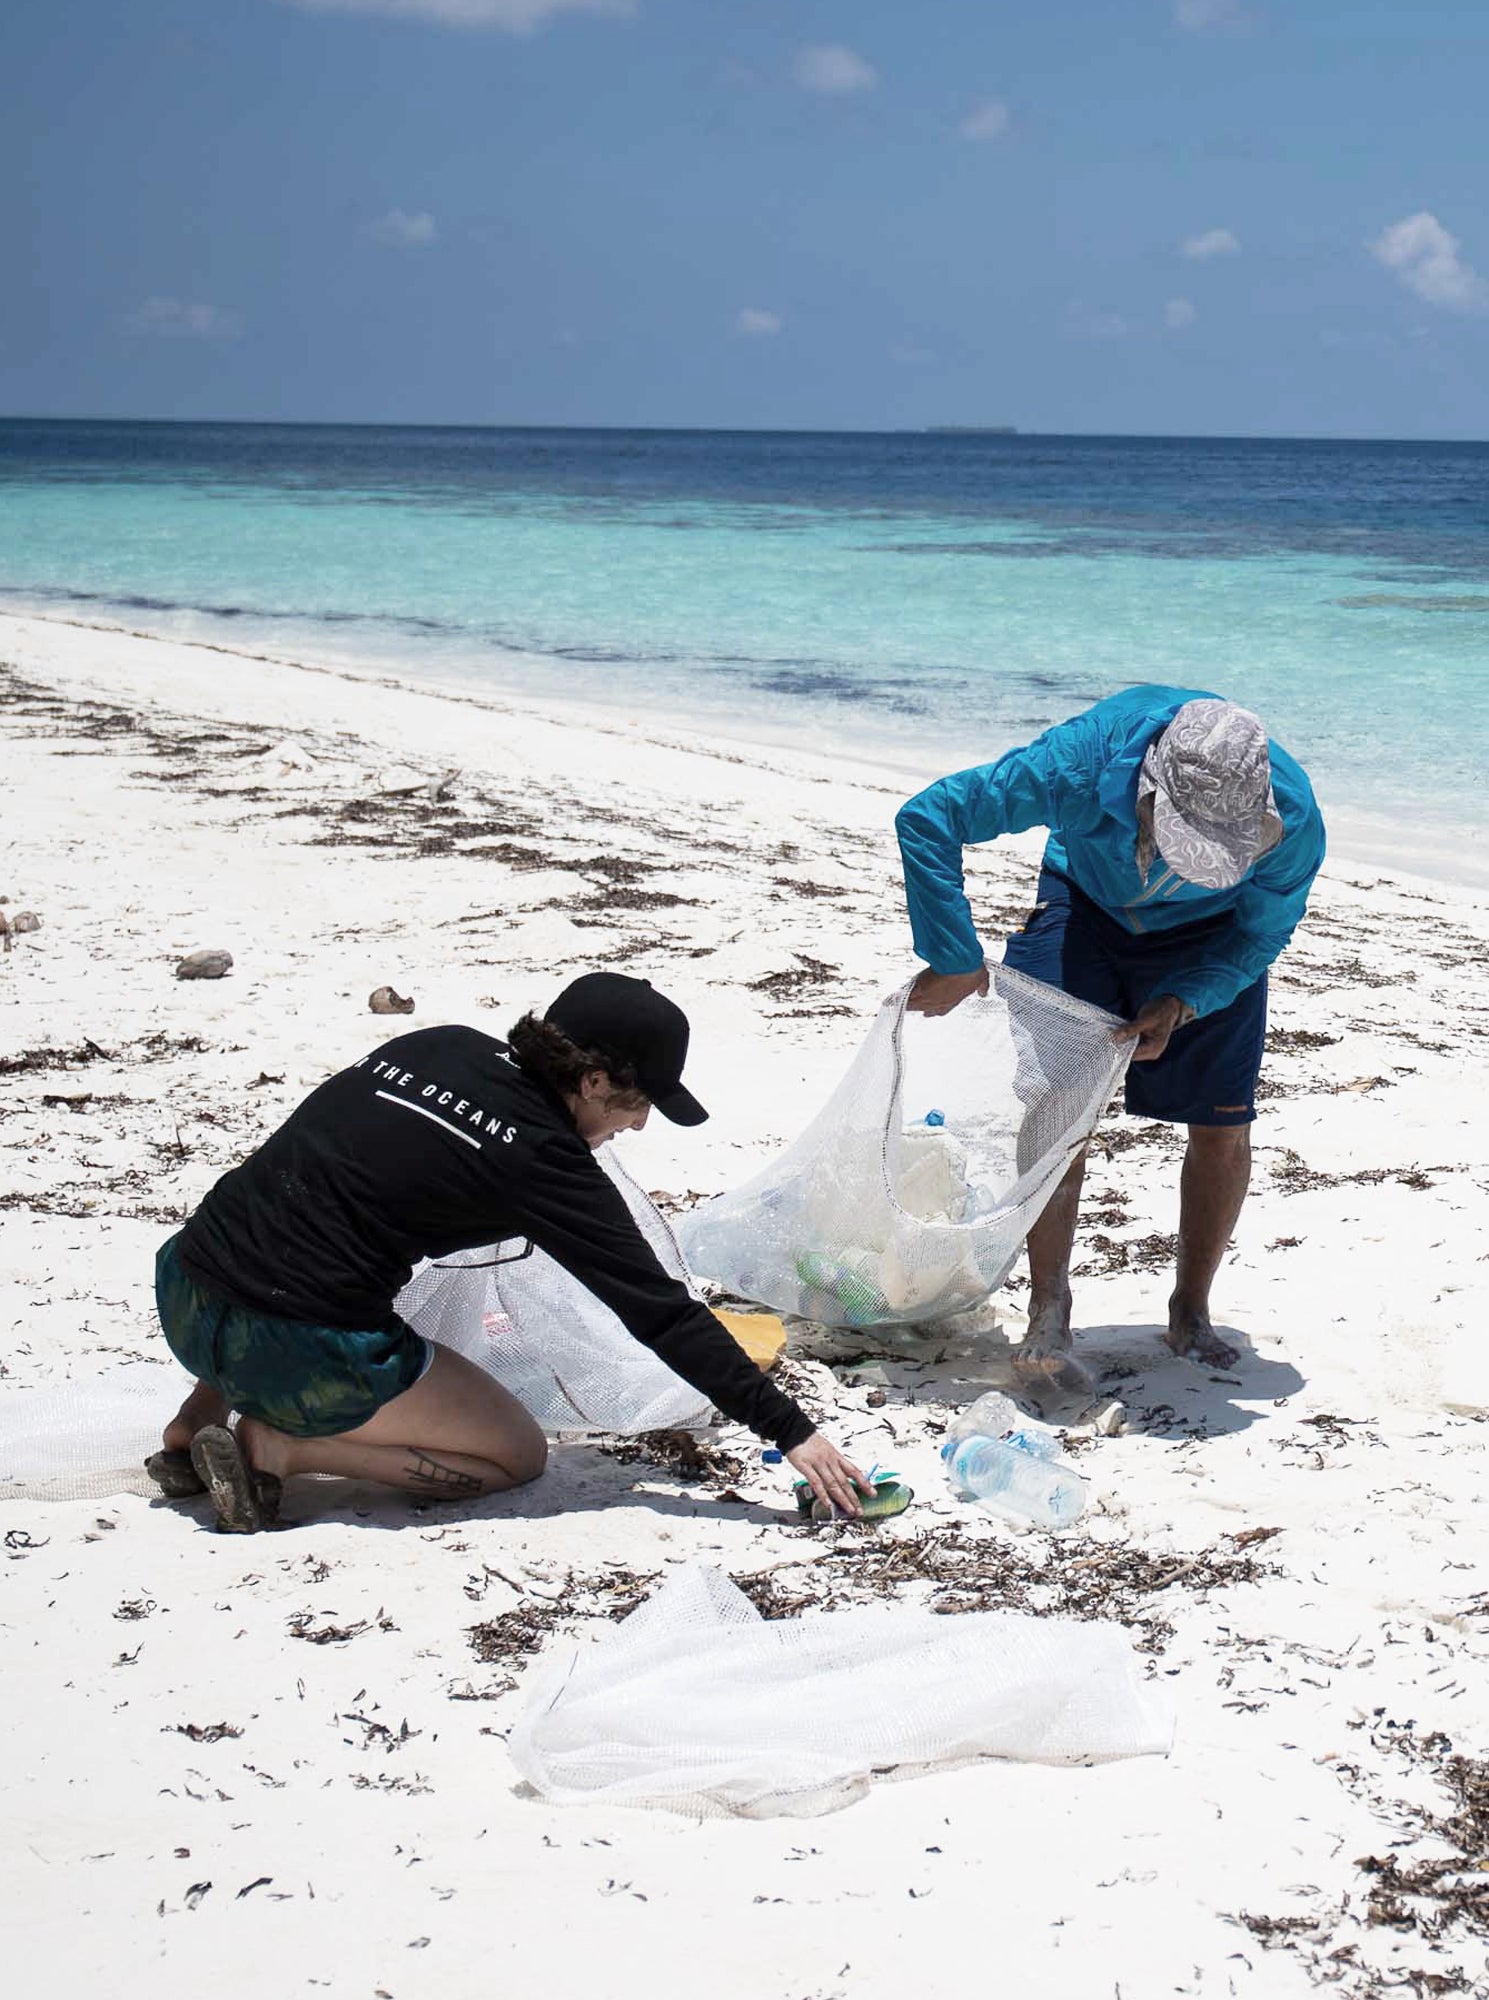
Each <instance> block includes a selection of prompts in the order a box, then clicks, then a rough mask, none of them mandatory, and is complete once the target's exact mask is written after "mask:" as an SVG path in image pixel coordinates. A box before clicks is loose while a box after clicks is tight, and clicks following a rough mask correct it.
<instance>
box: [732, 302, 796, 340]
mask: <svg viewBox="0 0 1489 2000" xmlns="http://www.w3.org/2000/svg"><path fill="white" fill-rule="evenodd" d="M785 324H786V322H785V321H784V320H783V319H782V318H781V316H780V314H779V313H773V312H767V311H766V310H765V308H764V307H763V306H745V307H744V308H743V310H742V311H741V312H740V314H739V316H738V318H737V319H736V320H735V322H734V331H735V332H736V333H744V334H748V335H750V336H751V338H753V339H756V340H760V339H768V338H769V336H770V335H771V334H773V333H779V332H780V330H781V328H782V327H783V326H784V325H785Z"/></svg>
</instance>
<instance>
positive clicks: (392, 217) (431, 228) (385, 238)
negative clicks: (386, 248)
mask: <svg viewBox="0 0 1489 2000" xmlns="http://www.w3.org/2000/svg"><path fill="white" fill-rule="evenodd" d="M367 234H368V235H369V236H373V237H376V239H377V241H378V242H379V243H391V244H392V245H393V246H394V248H395V249H398V250H411V249H413V248H414V246H415V245H417V244H420V243H432V242H433V241H434V239H435V237H436V236H438V235H439V228H438V225H437V224H436V222H435V220H434V217H433V216H432V215H431V214H430V213H429V211H428V209H427V208H420V209H413V210H410V209H406V208H390V209H389V210H388V212H387V214H386V215H380V216H379V217H378V219H377V221H376V222H370V223H369V224H368V225H367Z"/></svg>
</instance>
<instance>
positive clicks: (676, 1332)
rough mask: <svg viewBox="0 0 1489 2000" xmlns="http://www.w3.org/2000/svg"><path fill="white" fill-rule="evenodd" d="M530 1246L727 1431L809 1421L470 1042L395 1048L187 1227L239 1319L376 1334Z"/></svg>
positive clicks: (209, 1283)
mask: <svg viewBox="0 0 1489 2000" xmlns="http://www.w3.org/2000/svg"><path fill="white" fill-rule="evenodd" d="M512 1237H527V1238H528V1239H530V1240H531V1241H532V1242H533V1243H535V1244H536V1245H537V1246H538V1248H539V1249H540V1250H544V1251H546V1252H547V1254H548V1255H549V1256H550V1257H552V1258H553V1259H554V1261H555V1262H556V1263H558V1264H561V1265H562V1266H563V1268H564V1269H565V1270H566V1271H568V1272H569V1273H570V1274H571V1275H572V1276H573V1277H575V1278H577V1279H578V1280H579V1282H580V1283H581V1284H582V1285H584V1286H586V1287H587V1288H588V1290H590V1291H591V1292H593V1293H594V1295H595V1297H596V1298H597V1299H599V1300H600V1301H601V1302H602V1304H604V1305H607V1306H608V1307H609V1308H610V1310H611V1311H612V1312H613V1313H614V1314H615V1315H616V1317H617V1318H618V1319H619V1320H620V1321H621V1323H622V1325H623V1326H624V1327H625V1328H626V1330H627V1331H628V1332H629V1333H631V1334H632V1335H633V1336H634V1337H635V1338H636V1339H637V1340H639V1341H641V1342H642V1344H643V1345H644V1346H647V1347H649V1348H651V1349H652V1351H653V1352H654V1353H655V1354H657V1355H658V1356H659V1357H660V1358H661V1359H662V1360H663V1361H665V1362H666V1364H667V1366H668V1367H669V1368H671V1369H672V1370H673V1372H674V1373H675V1374H678V1375H680V1376H681V1377H682V1378H683V1380H684V1381H685V1382H689V1383H691V1384H692V1386H693V1387H694V1388H695V1389H697V1390H698V1391H699V1392H700V1393H701V1394H702V1395H705V1396H707V1397H708V1398H709V1399H710V1400H711V1401H712V1402H713V1403H715V1404H716V1405H717V1406H718V1408H719V1409H721V1410H722V1411H723V1412H724V1414H725V1416H727V1417H731V1418H733V1419H734V1420H735V1421H736V1422H738V1423H743V1424H748V1425H749V1427H750V1428H751V1429H752V1430H753V1431H755V1432H756V1433H757V1434H758V1435H759V1436H761V1437H765V1438H769V1439H770V1440H771V1441H772V1442H773V1443H775V1444H777V1445H779V1446H780V1447H781V1448H782V1449H783V1450H786V1451H789V1450H791V1449H792V1448H793V1447H794V1446H795V1445H798V1444H801V1443H802V1442H803V1441H804V1440H805V1439H806V1438H808V1437H810V1436H811V1434H812V1429H813V1426H812V1423H811V1420H810V1419H809V1418H808V1417H807V1416H806V1415H805V1413H804V1412H803V1411H802V1410H801V1408H800V1407H799V1405H797V1404H796V1403H794V1402H793V1401H792V1400H791V1398H790V1397H789V1396H785V1395H783V1394H782V1393H781V1391H780V1390H779V1389H777V1388H776V1387H775V1385H774V1384H773V1383H772V1382H770V1381H768V1380H767V1379H766V1377H765V1376H764V1375H763V1374H762V1373H761V1371H760V1369H758V1368H757V1367H756V1366H755V1364H754V1362H753V1361H751V1360H750V1358H749V1356H748V1355H747V1354H746V1353H745V1352H744V1350H743V1349H742V1348H741V1347H740V1346H739V1345H738V1344H737V1343H736V1342H735V1341H734V1340H732V1339H731V1338H730V1337H729V1335H728V1333H726V1332H725V1330H724V1328H723V1327H722V1326H720V1324H719V1322H718V1321H717V1320H716V1319H715V1318H714V1316H713V1314H712V1313H711V1312H710V1311H709V1310H708V1308H707V1307H706V1306H703V1305H700V1304H699V1303H698V1301H697V1300H696V1299H694V1298H692V1297H691V1296H690V1295H689V1293H688V1291H687V1288H686V1287H685V1286H684V1285H682V1284H681V1283H679V1281H678V1280H677V1279H676V1278H673V1277H670V1276H669V1275H668V1273H667V1272H666V1271H664V1270H663V1268H662V1266H661V1265H660V1263H658V1261H657V1258H656V1256H655V1254H654V1253H653V1251H652V1249H651V1246H650V1245H649V1244H648V1243H647V1241H646V1239H645V1237H643V1236H642V1234H641V1232H640V1230H639V1229H638V1228H637V1227H636V1224H635V1221H634V1220H633V1218H632V1216H631V1213H630V1210H629V1209H628V1208H627V1207H626V1204H625V1202H624V1200H623V1199H622V1197H621V1195H620V1192H619V1190H618V1189H617V1188H616V1187H615V1185H614V1184H613V1182H612V1181H611V1180H610V1179H609V1178H608V1177H607V1175H606V1174H605V1173H604V1171H603V1170H602V1168H601V1167H600V1164H599V1162H598V1161H597V1160H596V1158H595V1156H594V1154H593V1152H592V1151H591V1150H590V1148H589V1146H588V1145H587V1144H586V1143H585V1141H584V1140H583V1139H581V1138H580V1136H579V1134H578V1132H577V1131H576V1129H575V1126H574V1121H573V1119H572V1118H571V1117H570V1115H569V1112H568V1109H567V1107H566V1106H565V1104H564V1103H563V1101H562V1099H561V1098H559V1097H558V1096H557V1095H555V1093H554V1092H553V1091H551V1090H550V1089H548V1088H547V1086H546V1085H544V1084H542V1083H540V1082H539V1081H537V1080H536V1079H535V1078H533V1077H531V1076H529V1075H528V1074H527V1073H526V1072H525V1071H524V1070H522V1069H521V1068H520V1067H519V1066H518V1064H517V1062H516V1060H515V1058H514V1057H513V1056H512V1055H511V1054H510V1052H509V1051H508V1049H507V1048H506V1045H505V1044H504V1043H502V1042H499V1041H496V1040H494V1039H493V1038H492V1037H491V1036H489V1035H483V1034H481V1033H480V1032H479V1031H478V1030H476V1029H474V1028H462V1027H449V1028H423V1029H420V1030H419V1031H418V1032H417V1033H416V1034H412V1035H400V1036H399V1037H398V1038H397V1039H396V1040H395V1041H391V1042H388V1043H386V1044H385V1045H384V1046H383V1047H382V1048H380V1049H376V1050H374V1052H373V1053H372V1054H371V1055H370V1056H364V1057H363V1058H362V1060H361V1061H360V1062H358V1063H353V1065H352V1066H351V1068H350V1069H346V1070H342V1071H341V1073H340V1074H339V1075H337V1076H333V1077H331V1078H330V1080H329V1081H328V1082H326V1083H323V1084H322V1085H321V1086H320V1088H319V1089H317V1090H314V1091H312V1092H311V1094H310V1096H309V1097H307V1098H306V1100H305V1102H304V1103H303V1104H302V1105H301V1106H300V1107H299V1109H298V1110H297V1111H295V1112H294V1113H292V1115H291V1116H290V1117H289V1118H288V1119H287V1120H286V1121H285V1123H284V1124H283V1125H281V1126H280V1128H279V1130H278V1131H277V1132H275V1133H274V1134H273V1136H272V1137H271V1138H269V1139H267V1140H266V1141H265V1142H264V1144H263V1145H262V1146H260V1147H259V1149H258V1151H257V1152H256V1153H253V1154H252V1155H250V1157H249V1158H248V1159H247V1160H245V1161H244V1162H243V1164H242V1166H240V1167H235V1168H234V1169H233V1170H232V1172H231V1173H228V1174H225V1175H224V1176H223V1178H222V1179H221V1180H220V1181H218V1183H217V1185H216V1186H215V1187H214V1188H213V1189H212V1190H211V1192H210V1193H209V1194H208V1195H207V1197H206V1199H205V1200H204V1201H203V1202H202V1205H201V1207H200V1208H199V1209H198V1210H197V1212H196V1214H195V1215H193V1216H192V1218H191V1220H190V1221H189V1222H188V1223H187V1224H186V1227H185V1229H184V1230H183V1231H182V1234H181V1239H180V1246H179V1249H180V1256H181V1259H182V1262H183V1263H184V1264H185V1265H186V1267H187V1269H188V1270H189V1271H190V1272H191V1274H192V1275H193V1276H194V1277H195V1278H197V1279H198V1280H199V1282H200V1283H201V1284H203V1285H205V1286H206V1287H208V1289H209V1290H211V1291H214V1292H217V1293H220V1294H221V1295H222V1296H223V1297H225V1298H228V1299H231V1300H233V1301H234V1302H235V1303H237V1304H239V1305H246V1306H250V1307H253V1308H255V1309H256V1310H258V1311H260V1312H268V1313H274V1314H277V1315H279V1316H280V1317H282V1318H285V1319H300V1320H310V1321H316V1322H319V1323H320V1324H322V1325H325V1326H345V1327H380V1326H384V1325H386V1324H387V1322H388V1320H389V1319H390V1317H391V1316H392V1314H393V1300H394V1298H395V1296H396V1294H397V1293H398V1292H399V1291H400V1290H401V1289H402V1288H403V1286H404V1285H405V1284H407V1282H408V1280H409V1277H410V1275H411V1273H412V1271H413V1267H414V1265H415V1264H416V1263H418V1262H419V1261H420V1259H422V1258H424V1257H445V1256H449V1255H450V1254H451V1253H452V1252H453V1251H457V1250H469V1249H474V1248H476V1247H477V1246H479V1245H481V1244H488V1243H497V1242H501V1241H502V1240H504V1239H507V1238H512Z"/></svg>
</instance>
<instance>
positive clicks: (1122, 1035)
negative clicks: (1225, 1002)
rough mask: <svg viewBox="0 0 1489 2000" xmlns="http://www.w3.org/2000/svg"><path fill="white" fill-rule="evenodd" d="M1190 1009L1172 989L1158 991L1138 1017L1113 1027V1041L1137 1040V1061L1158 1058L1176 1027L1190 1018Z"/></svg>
mask: <svg viewBox="0 0 1489 2000" xmlns="http://www.w3.org/2000/svg"><path fill="white" fill-rule="evenodd" d="M1191 1018H1192V1017H1191V1014H1190V1010H1189V1008H1188V1007H1186V1006H1185V1004H1184V1002H1183V1001H1182V1000H1180V999H1178V998H1176V997H1175V995H1174V994H1172V993H1155V994H1154V996H1153V998H1152V999H1151V1000H1150V1001H1149V1002H1148V1003H1147V1005H1146V1006H1145V1007H1144V1008H1143V1009H1142V1011H1141V1012H1140V1013H1139V1014H1138V1015H1137V1016H1136V1017H1135V1019H1133V1020H1131V1021H1128V1022H1127V1023H1126V1024H1125V1025H1124V1026H1123V1027H1120V1028H1113V1030H1112V1040H1113V1041H1114V1042H1136V1043H1137V1047H1136V1048H1135V1049H1134V1050H1133V1052H1132V1060H1133V1061H1134V1062H1156V1061H1157V1059H1158V1058H1159V1056H1161V1055H1162V1054H1163V1052H1164V1050H1165V1049H1166V1048H1167V1047H1168V1044H1169V1037H1170V1036H1171V1035H1172V1034H1173V1032H1174V1030H1175V1028H1182V1027H1183V1025H1184V1023H1185V1022H1186V1021H1187V1020H1189V1019H1191Z"/></svg>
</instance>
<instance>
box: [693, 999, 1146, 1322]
mask: <svg viewBox="0 0 1489 2000" xmlns="http://www.w3.org/2000/svg"><path fill="white" fill-rule="evenodd" d="M909 991H910V988H909V987H908V986H906V987H904V988H903V989H902V990H901V991H900V992H898V993H895V994H893V995H891V996H890V998H889V999H887V1000H886V1001H885V1002H884V1004H883V1006H882V1007H881V1008H880V1010H879V1013H878V1016H877V1018H876V1019H875V1021H874V1025H873V1027H872V1028H871V1029H870V1031H869V1034H868V1038H867V1039H866V1040H865V1042H864V1044H863V1046H862V1048H860V1050H859V1052H858V1054H857V1056H856V1057H855V1058H854V1060H853V1062H852V1064H851V1066H850V1067H849V1069H848V1072H847V1074H846V1075H845V1076H844V1078H843V1080H842V1082H841V1083H840V1084H839V1085H838V1087H837V1089H836V1090H835V1091H834V1092H833V1094H832V1096H831V1097H830V1098H829V1099H828V1101H827V1103H826V1105H825V1106H824V1107H823V1109H822V1110H821V1111H820V1112H819V1113H818V1115H817V1117H816V1118H814V1119H813V1120H812V1122H811V1124H810V1125H808V1127H807V1128H806V1130H805V1131H804V1132H803V1133H802V1135H801V1137H800V1138H799V1139H797V1140H796V1142H795V1143H794V1144H793V1145H791V1146H790V1147H788V1148H787V1150H786V1151H785V1152H784V1153H782V1154H781V1155H780V1156H779V1157H778V1158H777V1159H775V1160H773V1161H772V1162H771V1163H770V1165H769V1166H767V1167H765V1168H764V1169H763V1170H762V1171H761V1172H760V1173H758V1174H756V1175H755V1177H754V1178H753V1179H752V1180H750V1181H748V1182H746V1183H745V1185H744V1186H743V1187H740V1188H737V1189H735V1190H734V1191H733V1192H732V1193H728V1194H724V1195H720V1196H719V1197H718V1199H717V1200H715V1201H712V1202H710V1203H708V1204H707V1205H706V1206H704V1207H701V1208H696V1209H694V1210H693V1211H692V1213H691V1214H690V1215H688V1216H687V1217H685V1218H684V1221H683V1223H682V1226H681V1228H680V1229H679V1232H678V1238H679V1241H680V1243H681V1245H682V1249H683V1253H684V1255H685V1256H686V1258H687V1261H688V1263H689V1264H690V1265H691V1266H692V1268H693V1270H694V1271H695V1272H696V1273H697V1274H698V1276H699V1277H700V1278H709V1279H713V1280H714V1281H715V1282H717V1283H719V1284H722V1285H725V1286H727V1287H728V1289H729V1290H730V1291H731V1292H735V1293H737V1294H739V1296H741V1297H742V1298H747V1299H756V1300H758V1301H759V1302H760V1303H761V1304H762V1305H767V1306H771V1307H773V1308H774V1310H775V1311H777V1312H786V1313H794V1314H797V1315H799V1316H800V1317H801V1318H803V1319H810V1320H817V1321H819V1322H821V1323H822V1324H824V1325H827V1326H854V1327H860V1326H880V1325H893V1324H899V1325H913V1324H915V1323H916V1322H918V1321H925V1320H934V1319H942V1318H945V1317H946V1316H947V1315H948V1314H950V1313H956V1312H963V1311H965V1310H966V1309H967V1308H968V1307H971V1306H975V1305H979V1304H981V1303H982V1301H983V1300H984V1299H986V1298H987V1296H988V1294H989V1293H990V1292H993V1291H996V1290H997V1288H998V1286H1000V1285H1001V1284H1002V1283H1003V1280H1004V1279H1005V1278H1006V1277H1007V1275H1008V1272H1009V1270H1010V1268H1011V1267H1012V1265H1013V1261H1014V1259H1015V1258H1016V1257H1017V1255H1018V1252H1019V1248H1020V1246H1021V1244H1022V1243H1023V1240H1024V1238H1025V1236H1026V1235H1027V1234H1028V1232H1029V1226H1030V1224H1031V1223H1032V1222H1034V1221H1035V1220H1036V1218H1037V1217H1038V1215H1039V1213H1040V1211H1041V1209H1043V1207H1044V1205H1045V1203H1046V1202H1047V1201H1048V1200H1049V1197H1050V1196H1051V1194H1053V1192H1054V1190H1055V1188H1056V1186H1057V1185H1058V1183H1059V1181H1060V1178H1061V1176H1062V1174H1063V1173H1064V1172H1065V1168H1066V1166H1067V1164H1068V1163H1069V1161H1070V1160H1071V1158H1072V1157H1073V1156H1074V1154H1075V1153H1076V1152H1077V1150H1078V1149H1079V1148H1080V1147H1081V1145H1083V1144H1084V1142H1085V1141H1086V1139H1087V1138H1089V1136H1090V1134H1091V1132H1092V1131H1093V1129H1094V1128H1095V1125H1096V1121H1097V1119H1098V1118H1099V1117H1100V1116H1101V1113H1102V1110H1103V1109H1104V1107H1105V1105H1106V1103H1107V1101H1108V1099H1109V1098H1110V1096H1111V1094H1112V1092H1113V1090H1114V1089H1115V1088H1116V1086H1117V1084H1118V1082H1119V1081H1120V1080H1121V1077H1122V1074H1123V1072H1124V1070H1125V1069H1126V1066H1127V1061H1128V1056H1129V1053H1130V1048H1131V1044H1129V1043H1122V1044H1117V1043H1115V1042H1114V1041H1113V1040H1112V1029H1113V1028H1114V1027H1116V1026H1118V1025H1119V1023H1118V1022H1117V1020H1116V1017H1115V1016H1114V1015H1111V1014H1106V1013H1103V1012H1102V1010H1101V1009H1100V1008H1098V1007H1091V1006H1088V1005H1087V1004H1086V1003H1085V1002H1084V1001H1082V1000H1073V999H1072V998H1071V997H1070V996H1069V995H1068V994H1066V993H1062V992H1061V991H1060V990H1059V988H1058V987H1055V986H1049V985H1046V984H1045V983H1044V982H1043V981H1041V980H1037V979H1030V978H1028V977H1027V976H1026V975H1025V974H1023V973H1021V972H1014V971H1011V970H1009V969H1008V968H1007V967H1004V966H998V967H996V968H991V979H990V983H989V990H988V992H987V994H986V995H985V996H979V995H973V997H972V998H970V999H968V1000H964V1001H963V1002H962V1004H961V1005H960V1006H959V1007H957V1008H956V1009H954V1010H953V1012H951V1013H950V1014H946V1015H942V1016H940V1017H939V1018H935V1019H931V1018H928V1017H926V1016H925V1015H921V1014H908V1013H907V1012H906V1011H905V1001H906V998H907V996H908V994H909Z"/></svg>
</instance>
